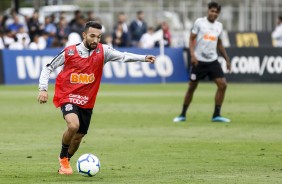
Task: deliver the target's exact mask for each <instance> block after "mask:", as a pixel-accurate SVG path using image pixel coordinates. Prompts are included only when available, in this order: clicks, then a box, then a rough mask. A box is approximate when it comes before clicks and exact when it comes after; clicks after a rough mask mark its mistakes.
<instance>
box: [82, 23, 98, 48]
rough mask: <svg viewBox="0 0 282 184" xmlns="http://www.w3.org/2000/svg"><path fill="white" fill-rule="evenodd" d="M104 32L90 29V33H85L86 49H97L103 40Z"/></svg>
mask: <svg viewBox="0 0 282 184" xmlns="http://www.w3.org/2000/svg"><path fill="white" fill-rule="evenodd" d="M101 36H102V31H101V30H100V29H96V28H91V27H90V28H89V29H88V31H86V32H83V39H84V40H83V42H84V45H85V47H86V48H88V49H90V50H94V49H96V47H97V45H98V43H99V42H100V40H101Z"/></svg>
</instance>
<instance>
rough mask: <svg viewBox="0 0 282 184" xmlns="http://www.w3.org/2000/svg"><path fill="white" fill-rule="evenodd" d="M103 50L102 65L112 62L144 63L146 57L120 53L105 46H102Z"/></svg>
mask: <svg viewBox="0 0 282 184" xmlns="http://www.w3.org/2000/svg"><path fill="white" fill-rule="evenodd" d="M103 50H104V57H105V60H104V63H107V62H114V61H120V62H136V61H141V62H145V58H146V55H139V54H133V53H128V52H120V51H118V50H115V49H114V48H112V47H110V46H108V45H105V44H103Z"/></svg>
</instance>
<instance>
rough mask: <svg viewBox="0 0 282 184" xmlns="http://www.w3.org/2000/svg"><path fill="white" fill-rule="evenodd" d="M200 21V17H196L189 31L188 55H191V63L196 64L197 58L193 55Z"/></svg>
mask: <svg viewBox="0 0 282 184" xmlns="http://www.w3.org/2000/svg"><path fill="white" fill-rule="evenodd" d="M200 21H201V19H200V18H198V19H197V20H196V21H195V23H194V25H193V27H192V29H191V33H190V38H189V50H190V56H191V64H192V65H194V66H196V65H197V64H198V60H197V57H196V55H195V46H196V38H197V34H198V33H199V31H200Z"/></svg>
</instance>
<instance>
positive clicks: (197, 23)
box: [191, 19, 200, 34]
mask: <svg viewBox="0 0 282 184" xmlns="http://www.w3.org/2000/svg"><path fill="white" fill-rule="evenodd" d="M199 30H200V19H197V20H196V21H195V23H194V25H193V27H192V29H191V33H193V34H198V32H199Z"/></svg>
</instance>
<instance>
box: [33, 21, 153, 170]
mask: <svg viewBox="0 0 282 184" xmlns="http://www.w3.org/2000/svg"><path fill="white" fill-rule="evenodd" d="M82 36H83V41H82V42H81V43H79V44H76V45H70V46H68V47H66V48H65V49H64V50H63V51H62V52H61V53H59V54H58V55H57V56H56V57H55V58H54V59H53V60H52V61H51V62H50V63H49V64H47V65H46V66H45V67H44V68H43V70H42V72H41V75H40V79H39V95H38V102H39V103H41V104H42V103H46V102H47V100H48V93H47V90H48V81H49V78H50V74H51V72H53V71H54V70H55V69H56V68H57V67H59V66H62V65H64V67H63V69H62V71H61V72H60V74H59V75H58V77H57V79H56V86H55V95H54V98H53V102H54V105H55V106H56V107H60V108H61V111H62V113H63V116H64V119H65V121H66V124H67V129H66V130H65V132H64V134H63V138H62V148H61V153H60V155H59V162H60V168H59V170H58V172H59V174H72V173H73V171H72V168H71V166H70V163H69V159H70V158H71V157H72V156H73V155H74V153H75V152H76V151H77V150H78V148H79V145H80V142H81V140H82V138H83V137H84V136H85V134H87V131H88V128H89V124H90V120H91V116H92V110H93V108H94V105H95V100H96V96H97V92H98V90H99V86H100V81H101V78H102V71H103V66H104V64H105V63H107V62H112V61H122V62H136V61H143V62H150V63H154V62H155V56H152V55H147V56H146V55H137V54H132V53H122V52H119V51H117V50H114V49H113V48H111V47H110V46H108V45H104V44H101V43H99V42H100V39H101V36H102V26H101V24H99V23H97V22H94V21H90V22H88V23H86V26H85V29H84V32H83V33H82Z"/></svg>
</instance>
